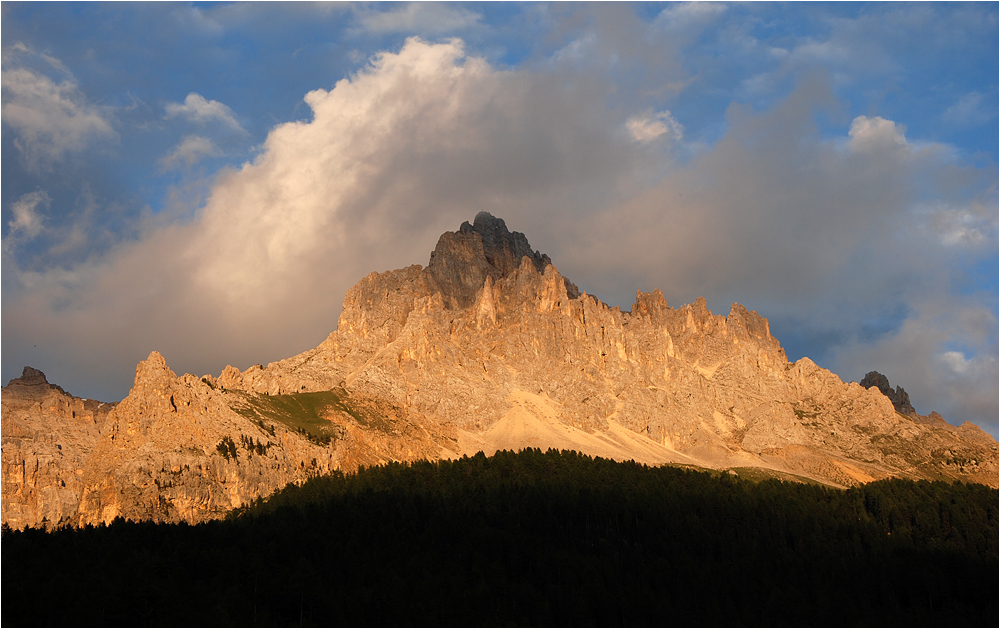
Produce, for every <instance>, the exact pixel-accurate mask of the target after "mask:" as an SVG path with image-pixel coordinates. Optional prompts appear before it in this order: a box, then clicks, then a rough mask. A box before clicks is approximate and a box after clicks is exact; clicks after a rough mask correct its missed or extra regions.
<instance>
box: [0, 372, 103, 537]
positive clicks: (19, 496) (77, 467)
mask: <svg viewBox="0 0 1000 629" xmlns="http://www.w3.org/2000/svg"><path fill="white" fill-rule="evenodd" d="M0 404H2V407H3V411H2V433H3V454H2V462H0V475H2V486H3V502H2V505H3V522H4V523H5V524H7V525H9V526H11V527H15V528H23V527H25V526H45V527H55V526H60V525H66V524H71V523H74V522H75V521H76V518H77V507H78V505H79V502H80V493H81V491H82V490H83V475H84V466H85V462H86V460H87V458H88V457H89V456H90V453H91V451H92V450H93V449H94V446H95V445H96V444H97V441H98V438H99V436H100V429H101V426H102V425H103V424H104V421H105V420H106V419H107V416H108V413H109V412H110V411H111V409H112V408H113V407H114V404H106V403H103V402H98V401H97V400H87V399H82V398H78V397H74V396H72V395H70V394H68V393H66V392H65V391H63V390H62V389H61V388H60V387H58V386H56V385H52V384H49V383H48V381H47V380H46V378H45V374H44V373H42V372H41V371H39V370H37V369H33V368H32V367H25V368H24V371H23V373H22V375H21V377H20V378H14V379H12V380H11V381H10V382H9V383H7V386H5V387H3V390H2V395H0Z"/></svg>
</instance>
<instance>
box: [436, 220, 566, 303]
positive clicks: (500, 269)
mask: <svg viewBox="0 0 1000 629" xmlns="http://www.w3.org/2000/svg"><path fill="white" fill-rule="evenodd" d="M523 258H528V259H529V260H530V261H531V263H532V264H533V265H534V267H535V269H536V270H537V271H538V272H539V273H540V274H542V273H544V272H545V267H547V266H548V265H550V264H552V259H551V258H549V256H547V255H545V254H544V253H541V252H539V251H535V250H533V249H532V248H531V245H530V244H529V243H528V239H527V237H525V235H524V234H522V233H521V232H511V231H510V230H509V229H507V224H506V223H505V222H504V220H503V219H502V218H497V217H495V216H493V215H492V214H490V213H489V212H480V213H478V214H476V217H475V219H474V220H473V222H472V223H471V224H470V223H469V222H468V221H465V222H464V223H462V225H461V226H460V227H459V228H458V231H455V232H445V233H444V234H442V235H441V238H440V239H438V243H437V247H435V249H434V251H433V252H432V253H431V259H430V262H429V263H428V265H427V271H428V273H429V275H430V276H431V278H432V279H433V281H434V283H435V284H436V285H437V287H438V288H439V289H440V290H441V296H442V298H443V300H444V302H445V304H446V305H448V306H449V307H450V308H453V309H461V308H468V307H469V306H470V305H472V304H473V303H474V302H475V298H476V293H477V292H478V291H480V290H482V288H483V284H484V283H485V281H486V278H487V277H490V278H491V279H492V281H493V282H494V283H496V282H497V281H499V280H501V279H503V278H505V277H507V276H508V275H510V274H512V273H514V272H515V271H516V270H517V269H518V268H519V267H520V266H521V260H522V259H523ZM566 286H567V291H568V293H569V297H570V298H571V299H575V298H576V297H577V296H579V290H578V289H577V287H576V285H575V284H573V283H572V282H569V281H567V282H566Z"/></svg>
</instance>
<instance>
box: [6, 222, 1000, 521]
mask: <svg viewBox="0 0 1000 629" xmlns="http://www.w3.org/2000/svg"><path fill="white" fill-rule="evenodd" d="M866 384H867V383H866ZM880 384H881V381H880V380H879V381H878V382H873V383H872V384H871V385H870V386H872V388H866V387H864V386H861V385H859V384H857V383H844V382H842V381H841V380H840V378H838V377H837V376H836V375H834V374H832V373H830V372H829V371H827V370H825V369H822V368H820V367H818V366H817V365H815V364H814V363H813V362H812V361H811V360H809V359H808V358H803V359H801V360H799V361H797V362H795V363H790V362H788V359H787V357H786V356H785V353H784V350H782V348H781V345H780V343H779V342H778V340H777V339H775V338H774V337H773V336H772V335H771V332H770V326H769V325H768V322H767V319H765V318H764V317H762V316H760V315H759V314H757V313H756V312H753V311H750V310H747V309H746V308H744V307H743V306H741V305H739V304H733V306H732V307H731V308H730V310H729V313H728V314H727V315H726V316H720V315H715V314H712V313H711V312H709V310H708V308H707V307H706V303H705V300H704V299H698V300H697V301H695V302H694V303H693V304H688V305H684V306H680V307H678V308H672V307H670V306H669V305H668V304H667V302H666V300H665V299H664V297H663V294H662V293H661V292H660V291H659V290H656V291H653V292H650V293H643V292H641V291H639V292H637V294H636V300H635V303H634V304H633V306H632V308H631V309H630V310H629V311H624V312H623V311H622V310H620V309H619V308H609V307H608V306H607V305H606V304H604V303H602V302H600V301H599V300H597V299H595V298H594V297H593V296H590V295H587V294H586V293H581V292H580V291H579V290H578V289H577V287H576V285H575V284H573V283H572V282H570V281H569V280H567V279H566V278H565V277H563V276H562V275H561V274H560V273H559V271H558V270H557V269H556V267H555V266H554V265H553V264H552V261H551V259H550V258H549V257H548V256H547V255H545V254H542V253H540V252H538V251H534V250H532V248H531V246H530V244H529V243H528V240H527V238H526V237H525V236H524V234H521V233H518V232H511V231H509V230H508V228H507V226H506V224H505V223H504V221H503V220H502V219H499V218H496V217H494V216H492V215H491V214H489V213H487V212H480V213H479V214H478V215H477V216H476V217H475V220H474V221H473V223H471V224H470V223H468V222H465V223H463V224H462V225H461V227H460V228H459V229H458V231H455V232H447V233H445V234H443V235H442V236H441V237H440V239H439V241H438V243H437V246H436V247H435V249H434V251H433V253H431V256H430V261H429V264H428V266H427V267H421V266H419V265H414V266H410V267H407V268H404V269H398V270H395V271H388V272H386V273H372V274H370V275H368V276H367V277H365V278H362V279H361V281H359V282H358V283H357V284H356V285H355V286H354V287H353V288H351V289H350V290H349V291H348V293H347V295H346V297H345V299H344V307H343V311H342V313H341V315H340V320H339V323H338V325H337V329H336V331H334V332H332V333H331V334H330V335H329V337H328V338H327V339H326V340H325V341H323V343H321V344H320V345H319V346H318V347H317V348H315V349H312V350H309V351H307V352H304V353H302V354H300V355H298V356H294V357H292V358H288V359H285V360H282V361H278V362H276V363H271V364H270V365H268V366H267V367H264V366H262V365H256V366H253V367H250V368H249V369H247V370H245V371H240V370H238V369H236V368H234V367H226V369H225V370H223V372H222V373H221V374H220V375H219V376H218V377H213V376H210V375H206V376H203V377H200V378H199V377H197V376H193V375H184V376H180V377H178V376H176V375H175V374H174V372H172V371H171V370H170V369H169V368H168V367H167V364H166V361H165V360H164V359H163V357H162V356H160V354H158V353H156V352H153V353H152V354H151V355H150V357H149V359H147V360H146V361H143V363H140V365H139V366H138V367H137V369H136V380H135V384H134V386H133V388H132V391H131V392H130V394H129V396H128V397H127V398H126V399H125V400H123V401H122V402H121V403H119V404H118V405H117V406H116V407H115V408H114V409H113V410H112V411H111V412H110V413H109V414H108V415H107V420H106V421H105V422H104V423H103V425H102V426H101V429H100V438H99V439H98V440H97V443H96V445H94V447H93V450H92V452H90V453H89V454H88V455H87V456H86V462H85V464H84V465H83V467H82V469H80V470H79V477H80V478H81V483H82V489H81V490H80V494H79V507H78V509H77V511H76V512H75V513H72V514H68V515H67V514H66V513H64V512H61V513H62V515H61V516H60V517H61V518H62V519H63V521H65V522H67V523H71V524H86V523H95V522H102V521H103V522H107V521H109V520H110V519H113V518H114V517H116V516H124V517H127V518H132V519H152V520H165V521H180V520H184V521H188V522H197V521H201V520H204V519H210V518H217V517H221V516H222V515H223V514H224V513H225V512H226V511H227V510H229V509H231V508H233V507H237V506H240V505H242V504H245V503H246V502H248V501H251V500H254V499H256V498H257V497H259V496H265V495H268V494H269V493H271V492H272V491H274V490H275V489H278V488H280V487H282V486H284V485H285V484H287V483H289V482H301V481H302V480H304V479H305V478H308V477H309V476H312V475H316V474H322V473H327V472H330V471H333V470H348V471H350V470H354V469H357V467H358V466H359V465H373V464H378V463H382V462H386V461H408V460H416V459H422V458H430V459H434V458H441V457H459V456H462V455H472V454H475V453H476V452H479V451H482V452H485V453H486V454H487V455H489V454H492V453H494V452H496V451H497V450H501V449H508V450H518V449H522V448H528V447H532V448H541V449H543V450H544V449H548V448H557V449H572V450H577V451H580V452H583V453H586V454H589V455H593V456H602V457H606V458H612V459H617V460H629V459H633V460H636V461H640V462H644V463H647V464H650V465H659V464H679V465H689V466H697V467H703V468H713V469H730V470H733V471H734V472H735V473H738V474H749V475H751V476H753V477H760V476H771V477H778V478H786V479H809V480H813V481H817V482H820V483H824V484H828V485H831V486H847V485H852V484H857V483H863V482H868V481H871V480H875V479H880V478H886V477H893V476H897V477H904V478H926V479H961V480H966V481H971V482H979V483H984V484H987V485H990V486H991V487H996V486H997V484H998V481H997V469H998V467H997V442H996V441H995V440H994V439H992V438H991V437H990V436H989V435H987V434H986V433H984V432H983V431H982V430H980V429H979V428H978V427H976V426H974V425H972V424H969V423H966V424H963V425H962V426H960V427H955V426H951V425H950V424H947V423H946V422H944V421H943V420H940V418H939V417H938V416H936V415H934V414H932V415H931V416H928V417H922V416H920V415H917V414H916V413H912V414H910V415H907V414H904V413H901V412H899V411H897V408H896V407H894V403H898V402H899V401H898V400H896V399H890V397H887V396H886V395H884V394H883V393H882V391H880V386H876V385H880ZM885 385H886V387H888V381H886V383H885ZM8 389H9V387H8V388H5V389H4V396H3V402H4V422H5V425H4V478H5V484H4V521H7V520H8V515H7V514H8V511H9V505H11V504H12V501H14V504H16V500H17V499H16V498H14V497H15V496H22V495H26V493H30V492H29V490H30V491H35V492H41V491H45V487H41V486H35V487H32V488H26V487H21V486H17V487H14V486H13V485H12V486H11V489H10V490H9V489H8V483H7V481H6V479H7V478H13V477H16V474H15V475H14V476H11V475H10V474H9V473H8V471H9V470H15V471H16V470H17V469H18V466H19V465H20V466H21V468H22V469H23V468H24V466H25V465H26V461H27V458H26V457H27V456H28V455H26V454H23V453H25V452H27V451H28V450H30V448H31V447H32V446H31V444H32V443H33V442H32V441H31V440H30V439H28V438H22V437H18V438H19V439H21V440H20V441H19V442H18V443H19V448H20V449H18V450H16V452H19V453H22V454H18V455H17V457H20V459H19V460H14V459H15V458H17V457H15V456H14V455H11V457H8V451H11V452H15V450H9V448H8V431H7V428H6V426H7V424H6V422H7V417H8V415H7V413H8V411H7V405H8V400H12V402H11V403H13V401H14V400H15V399H16V396H14V395H13V394H12V393H11V392H9V391H8ZM898 391H901V389H898ZM893 393H894V394H895V393H896V392H893ZM911 408H912V407H911ZM33 438H34V439H36V441H38V442H40V441H39V440H42V439H43V436H41V435H38V436H36V437H33ZM49 464H51V465H58V461H56V460H53V462H51V463H49ZM25 482H28V481H25ZM39 482H41V481H39ZM15 484H16V482H15ZM15 490H16V491H15ZM9 496H10V497H9ZM10 508H11V509H12V508H13V507H10ZM10 512H11V513H13V511H10ZM39 513H41V512H40V511H39ZM38 517H41V516H38ZM11 521H12V522H13V521H14V520H13V519H12V520H11ZM49 521H52V518H51V517H50V518H49ZM24 524H30V525H35V524H38V522H37V521H35V522H30V521H28V519H27V516H25V519H22V520H17V524H15V525H24Z"/></svg>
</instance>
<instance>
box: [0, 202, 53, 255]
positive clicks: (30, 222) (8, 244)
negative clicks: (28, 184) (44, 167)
mask: <svg viewBox="0 0 1000 629" xmlns="http://www.w3.org/2000/svg"><path fill="white" fill-rule="evenodd" d="M51 203H52V199H51V198H49V195H48V193H46V192H45V191H44V190H37V191H35V192H29V193H27V194H24V195H21V197H20V198H19V199H18V200H17V201H15V202H14V203H12V204H11V210H12V211H13V213H14V220H12V221H10V222H9V223H8V224H7V225H8V227H9V228H10V231H9V232H7V236H6V237H5V238H4V240H3V248H4V251H8V252H9V251H10V250H11V249H13V248H14V247H15V246H17V244H19V243H21V242H26V241H28V240H31V239H33V238H35V237H36V236H38V235H39V234H40V233H42V228H43V225H42V223H43V222H44V221H45V216H44V215H43V214H42V213H41V212H40V211H39V206H46V207H47V206H48V205H49V204H51Z"/></svg>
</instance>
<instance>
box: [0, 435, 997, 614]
mask: <svg viewBox="0 0 1000 629" xmlns="http://www.w3.org/2000/svg"><path fill="white" fill-rule="evenodd" d="M0 545H2V556H3V562H2V577H3V581H2V583H3V586H2V607H0V610H2V611H0V616H2V618H0V622H2V624H3V625H4V626H42V625H61V626H69V625H73V626H98V625H100V626H192V625H194V626H206V625H210V626H230V625H237V626H343V625H350V626H400V625H405V626H425V625H435V626H499V625H517V626H523V625H529V626H538V625H546V626H578V625H586V626H595V625H598V626H613V625H614V626H618V625H621V626H676V625H685V626H719V625H729V626H790V625H803V626H816V625H823V626H830V625H837V626H859V625H864V626H873V625H883V626H902V625H908V626H926V625H936V626H962V627H965V626H993V627H995V626H997V624H998V605H997V591H998V576H997V575H998V494H997V491H996V490H993V489H990V488H988V487H985V486H983V485H970V484H962V483H944V482H927V481H919V482H914V481H907V480H898V479H893V480H884V481H878V482H874V483H869V484H866V485H861V486H857V487H853V488H849V489H846V490H838V489H831V488H827V487H823V486H818V485H810V484H803V483H794V482H783V481H778V480H764V481H751V480H745V479H742V478H739V477H737V476H734V475H732V474H729V473H725V472H721V473H720V472H707V471H697V470H690V469H682V468H676V467H648V466H645V465H639V464H636V463H632V462H626V463H618V462H614V461H609V460H604V459H601V458H592V457H589V456H585V455H581V454H578V453H575V452H568V451H561V452H557V451H554V450H549V451H548V452H541V451H540V450H530V449H529V450H524V451H521V452H519V453H513V452H498V453H497V454H496V455H494V456H492V457H489V458H487V457H485V456H483V455H482V454H481V453H480V454H479V455H477V456H474V457H464V458H462V459H458V460H454V461H447V460H445V461H433V462H431V461H423V462H417V463H412V464H399V463H391V464H388V465H383V466H379V467H373V468H368V469H362V470H360V471H359V472H358V473H356V474H341V473H337V474H334V475H330V476H324V477H316V478H313V479H311V480H309V481H307V482H305V483H304V484H302V485H301V486H294V485H293V486H289V487H287V488H285V489H283V490H281V491H278V492H276V493H275V494H274V495H272V496H270V497H269V498H267V499H265V500H258V501H257V502H256V503H254V504H251V505H248V506H245V507H243V508H241V509H238V510H235V511H233V512H231V513H230V514H229V515H228V516H227V518H226V519H225V520H219V521H213V522H208V523H205V524H199V525H196V526H189V525H186V524H157V523H152V522H126V521H123V520H116V521H115V522H113V523H112V524H110V525H107V526H98V527H86V528H82V529H63V530H57V531H53V532H45V531H42V530H24V531H12V530H9V529H5V530H4V531H3V534H2V540H0Z"/></svg>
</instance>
